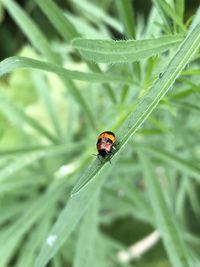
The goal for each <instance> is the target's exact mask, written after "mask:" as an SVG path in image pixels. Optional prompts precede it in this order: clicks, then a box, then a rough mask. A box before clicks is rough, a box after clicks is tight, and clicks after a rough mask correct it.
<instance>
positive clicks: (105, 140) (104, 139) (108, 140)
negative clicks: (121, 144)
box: [103, 138, 113, 145]
mask: <svg viewBox="0 0 200 267" xmlns="http://www.w3.org/2000/svg"><path fill="white" fill-rule="evenodd" d="M103 142H106V143H109V144H111V145H112V143H113V141H112V140H111V139H110V138H103Z"/></svg>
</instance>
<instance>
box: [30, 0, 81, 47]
mask: <svg viewBox="0 0 200 267" xmlns="http://www.w3.org/2000/svg"><path fill="white" fill-rule="evenodd" d="M35 2H36V3H37V5H38V6H39V7H40V9H41V10H42V12H44V14H45V15H46V16H47V17H48V19H49V20H50V21H51V23H52V25H53V26H54V27H55V28H56V29H57V31H58V33H59V34H60V35H61V36H62V37H63V39H64V40H65V41H66V42H67V43H69V42H70V40H71V39H73V38H75V37H78V36H79V34H78V33H77V31H76V29H75V28H74V26H73V25H72V24H71V22H70V21H69V20H68V19H67V17H66V16H65V15H64V13H63V11H62V10H61V9H60V8H59V7H58V6H57V4H56V2H55V1H52V0H43V1H40V0H35Z"/></svg>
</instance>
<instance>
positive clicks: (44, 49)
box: [2, 0, 59, 63]
mask: <svg viewBox="0 0 200 267" xmlns="http://www.w3.org/2000/svg"><path fill="white" fill-rule="evenodd" d="M2 1H3V5H4V6H5V8H6V10H7V11H8V12H9V14H10V15H11V17H12V18H13V19H14V20H15V22H16V23H17V24H18V25H19V27H20V28H21V29H22V30H23V32H24V34H25V35H26V37H27V38H28V39H29V40H30V42H31V43H32V44H33V45H34V47H36V49H38V51H40V52H41V53H42V54H43V55H45V56H46V57H47V58H48V59H49V60H51V61H53V62H56V63H58V62H59V60H58V56H57V55H56V53H55V52H54V51H53V50H52V48H51V47H50V45H49V41H48V40H47V39H46V37H45V36H44V34H43V33H42V32H41V30H40V29H39V27H37V25H36V24H35V22H34V21H33V20H32V19H31V18H29V17H28V16H27V15H26V13H25V12H24V11H23V9H22V8H20V6H18V4H17V3H16V2H15V1H12V0H2Z"/></svg>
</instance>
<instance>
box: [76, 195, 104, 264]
mask: <svg viewBox="0 0 200 267" xmlns="http://www.w3.org/2000/svg"><path fill="white" fill-rule="evenodd" d="M98 201H99V196H98V194H96V195H95V198H94V200H93V203H92V204H91V205H90V207H89V208H88V209H87V211H86V213H85V214H84V218H83V220H82V221H81V225H80V230H79V235H78V241H77V247H76V254H75V257H74V264H73V266H74V267H88V266H92V264H93V262H94V260H96V257H95V256H96V254H97V253H96V249H95V243H96V237H97V217H98ZM86 240H87V242H85V241H86Z"/></svg>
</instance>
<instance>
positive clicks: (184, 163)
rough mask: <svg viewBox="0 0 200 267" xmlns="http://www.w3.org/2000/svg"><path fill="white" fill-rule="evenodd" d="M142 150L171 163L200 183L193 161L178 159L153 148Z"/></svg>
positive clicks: (147, 147) (198, 172)
mask: <svg viewBox="0 0 200 267" xmlns="http://www.w3.org/2000/svg"><path fill="white" fill-rule="evenodd" d="M144 149H145V150H147V151H150V152H151V153H153V154H155V155H156V156H158V157H159V158H161V159H163V160H164V161H167V162H169V163H171V164H172V165H173V166H174V167H175V168H178V169H180V171H181V172H182V171H183V172H185V173H188V174H189V175H191V176H192V177H194V178H195V179H196V180H197V182H200V168H199V167H198V166H196V165H195V164H194V162H193V161H189V160H185V159H182V158H179V157H177V156H176V155H174V154H172V153H170V152H168V151H165V150H163V149H159V148H157V147H153V146H148V145H147V146H145V147H144Z"/></svg>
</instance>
